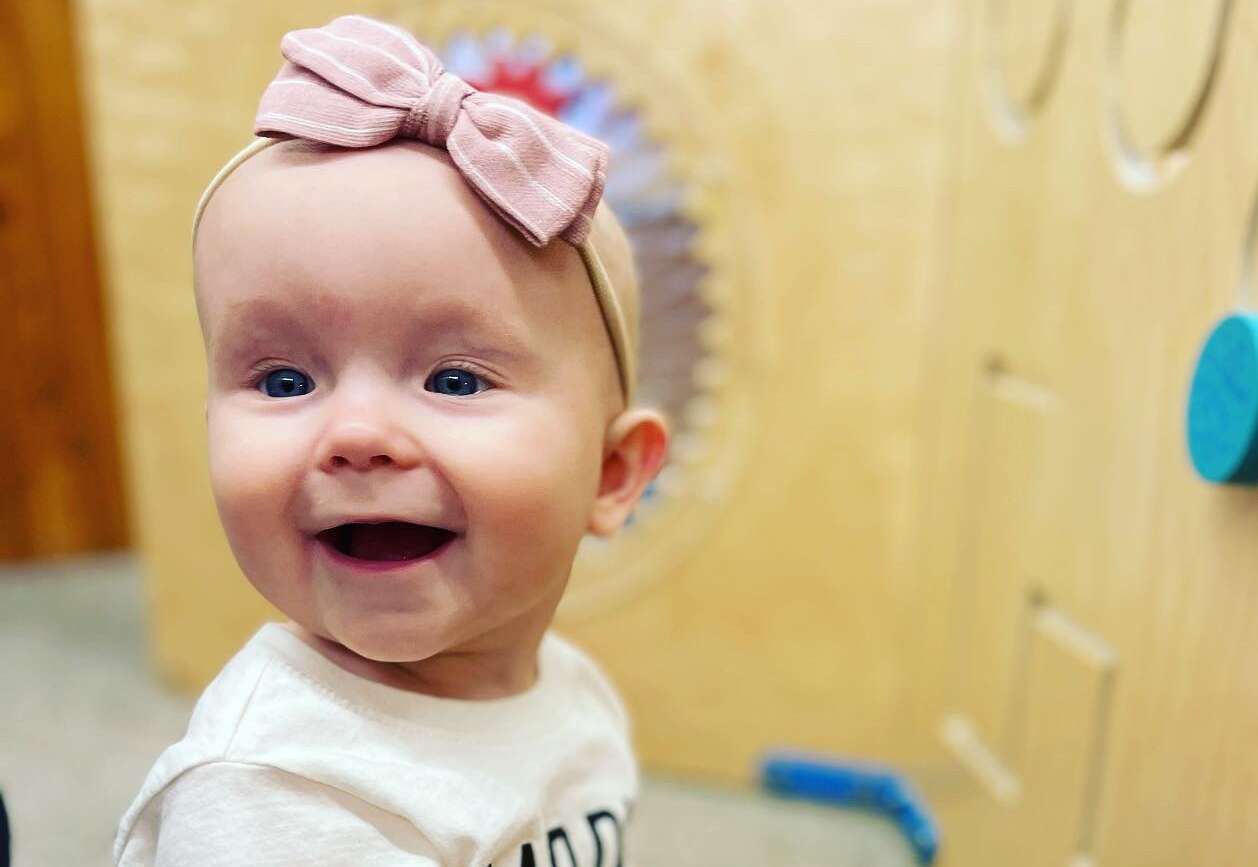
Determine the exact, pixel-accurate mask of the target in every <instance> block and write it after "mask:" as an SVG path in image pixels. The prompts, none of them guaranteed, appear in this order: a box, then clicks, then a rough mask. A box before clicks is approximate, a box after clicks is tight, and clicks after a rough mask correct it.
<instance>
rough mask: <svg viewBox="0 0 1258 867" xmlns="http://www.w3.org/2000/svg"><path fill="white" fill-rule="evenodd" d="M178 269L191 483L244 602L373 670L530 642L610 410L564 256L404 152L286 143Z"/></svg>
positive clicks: (585, 291)
mask: <svg viewBox="0 0 1258 867" xmlns="http://www.w3.org/2000/svg"><path fill="white" fill-rule="evenodd" d="M195 259H196V269H197V281H198V298H197V303H198V309H199V312H200V316H201V323H202V329H203V332H204V334H205V338H206V352H207V361H208V366H209V394H208V401H207V406H206V412H207V423H208V428H209V457H210V473H211V480H212V485H213V490H214V495H215V498H216V501H217V504H218V510H219V514H220V516H221V518H222V521H223V525H224V528H225V529H226V532H227V537H228V539H229V541H230V543H231V547H232V550H233V551H234V553H235V555H236V558H237V560H238V561H239V563H240V565H241V568H242V569H243V570H244V572H245V574H246V575H247V576H248V578H249V580H250V581H251V582H252V583H253V584H254V585H255V586H256V587H257V588H258V590H259V591H260V592H261V593H262V594H263V595H264V596H265V597H266V598H267V599H268V600H270V601H271V602H272V603H273V604H274V605H275V606H276V607H278V608H279V609H280V610H281V611H283V612H284V613H285V614H287V615H288V616H289V617H291V618H292V619H293V620H294V621H296V622H297V623H300V624H301V625H302V626H304V627H306V628H307V629H308V630H310V631H311V632H314V633H315V634H318V635H322V636H324V637H325V638H329V639H331V640H333V641H335V642H338V643H340V644H342V645H344V646H345V647H347V648H349V649H350V650H352V651H354V652H355V653H357V654H359V655H362V656H365V657H368V658H370V659H375V660H379V661H385V662H401V661H411V660H420V659H426V658H428V657H430V656H432V655H434V654H436V653H439V652H442V651H447V650H450V649H467V650H482V649H483V650H492V649H496V648H498V647H499V646H508V645H510V644H512V643H516V642H519V641H522V640H528V639H529V638H531V637H535V636H536V635H539V634H540V632H541V631H542V630H544V628H545V626H546V624H548V623H549V621H550V618H551V615H552V613H553V610H554V607H555V605H556V603H557V602H558V599H559V597H560V595H561V594H562V592H563V588H564V585H565V583H566V581H567V578H568V573H569V569H570V567H571V563H572V559H573V556H574V555H575V552H576V548H577V545H578V543H579V541H580V539H581V537H582V535H584V533H585V531H586V529H587V527H588V526H589V522H590V509H591V506H592V504H593V502H594V498H595V495H596V493H597V492H598V487H599V471H600V466H601V462H602V457H603V442H604V435H605V431H606V427H607V423H608V421H609V419H610V418H612V417H613V416H614V415H615V414H616V412H617V411H618V409H619V408H620V395H619V390H618V387H617V380H616V370H615V366H614V361H613V357H612V353H611V348H610V345H609V343H608V338H607V336H606V333H605V331H604V328H603V324H602V320H601V317H600V314H599V310H598V305H597V301H596V300H595V298H594V296H593V293H592V291H591V289H590V287H589V283H588V278H587V277H586V275H585V271H584V269H583V267H582V265H581V261H580V258H579V256H578V254H577V253H576V251H575V250H574V249H573V248H571V247H570V246H569V245H567V244H564V243H562V242H556V243H553V244H551V245H549V246H548V247H546V248H544V249H542V250H536V249H534V248H532V247H530V246H529V245H528V244H527V243H526V242H524V241H523V240H522V239H520V238H519V237H518V236H516V235H515V234H514V233H513V232H512V231H511V230H510V229H509V228H507V227H506V226H504V225H503V224H502V223H500V222H499V221H498V220H497V219H496V218H495V217H493V216H492V215H491V214H490V213H489V212H488V211H487V210H486V208H485V207H484V206H483V205H481V203H480V202H479V200H478V199H477V198H476V196H475V194H474V193H472V192H471V191H470V190H469V189H468V188H467V186H466V184H465V182H464V181H463V180H462V178H461V177H460V176H459V175H458V174H457V173H456V172H455V171H454V169H453V168H452V167H451V166H450V165H449V163H448V161H447V158H446V156H445V155H444V154H443V153H441V152H439V151H435V150H433V149H430V148H427V147H425V146H423V145H419V144H410V143H408V144H395V145H391V146H388V147H385V148H378V149H373V150H371V151H363V152H322V153H312V152H310V151H304V150H302V149H300V148H296V147H292V146H291V145H289V144H285V145H280V146H276V147H272V148H269V149H268V150H266V151H264V152H262V153H261V154H259V155H257V156H255V157H253V158H252V159H251V160H249V161H248V162H246V163H245V164H244V165H243V166H242V167H241V168H240V169H238V170H237V172H236V174H234V175H233V176H232V177H231V178H229V179H228V181H227V182H226V183H225V184H224V186H223V187H222V188H221V189H220V190H219V191H218V192H217V193H216V194H215V196H214V199H213V200H212V201H211V203H210V205H209V208H208V209H207V211H206V213H205V217H204V220H203V222H202V224H201V229H200V232H199V235H198V240H197V248H196V256H195ZM384 521H392V522H397V524H395V525H390V526H378V527H375V528H374V529H373V528H371V527H368V526H362V525H370V524H378V523H379V522H384ZM403 523H405V524H409V525H413V526H409V527H403V526H401V524H403ZM348 525H357V526H348ZM333 528H339V529H333Z"/></svg>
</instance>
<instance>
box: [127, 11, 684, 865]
mask: <svg viewBox="0 0 1258 867" xmlns="http://www.w3.org/2000/svg"><path fill="white" fill-rule="evenodd" d="M281 48H282V50H283V53H284V55H285V57H286V59H287V60H286V63H285V64H284V66H283V68H282V69H281V71H280V73H279V75H278V77H277V78H276V80H275V81H274V82H272V83H271V85H270V86H269V87H268V88H267V90H266V92H265V94H264V96H263V99H262V103H261V106H260V108H259V112H258V117H257V121H256V125H255V132H256V133H258V134H259V135H260V136H262V137H261V138H259V139H258V140H256V141H255V142H254V143H253V144H251V145H250V146H249V147H248V148H246V150H245V151H243V152H242V153H241V154H239V155H238V156H237V157H236V158H235V159H233V160H232V161H231V162H230V163H229V164H228V165H227V166H226V167H225V168H224V170H223V171H222V172H220V174H219V176H218V177H216V178H215V179H214V181H213V182H212V183H211V185H210V188H209V189H208V190H207V191H206V194H205V196H204V197H203V198H202V201H201V205H200V206H199V208H198V211H197V221H196V228H195V230H194V267H195V274H196V302H197V311H198V315H199V318H200V323H201V328H202V333H203V335H204V339H205V351H206V357H207V362H208V369H209V386H208V398H207V401H206V422H207V425H208V434H209V465H210V478H211V484H212V488H213V492H214V497H215V501H216V503H217V506H218V513H219V515H220V517H221V519H222V523H223V527H224V530H225V531H226V535H227V538H228V541H229V543H230V545H231V549H232V551H233V553H234V555H235V557H236V559H237V561H238V562H239V564H240V568H241V569H242V571H243V572H244V574H245V575H246V576H247V578H248V579H249V581H250V582H251V583H252V584H253V586H254V587H256V588H257V590H258V592H259V593H261V594H262V595H263V596H264V597H265V598H266V599H267V600H268V601H270V602H271V603H272V604H273V605H274V606H275V607H276V608H277V609H278V610H279V611H281V612H282V613H283V614H284V615H285V616H286V617H287V618H288V621H287V622H284V623H268V624H266V625H264V626H263V627H262V628H261V629H260V630H259V631H258V632H257V633H256V634H255V635H254V636H253V638H251V639H250V641H249V642H248V643H247V644H246V645H245V647H244V648H243V649H242V650H241V651H240V652H239V653H238V654H237V655H236V656H235V657H234V658H233V659H232V660H231V661H229V662H228V663H227V665H226V666H225V667H224V669H223V671H222V672H221V673H220V674H219V675H218V677H217V678H216V679H215V680H214V682H213V683H211V684H210V686H209V687H208V688H207V689H206V691H205V693H204V694H203V695H202V696H201V698H200V700H199V701H198V703H197V705H196V709H195V710H194V712H193V715H192V718H191V721H190V723H189V726H188V731H187V734H186V735H185V737H184V738H183V739H182V740H181V741H179V742H178V743H176V744H174V745H173V746H171V747H169V748H168V749H167V750H166V751H165V752H163V753H162V755H161V756H160V757H159V758H158V760H157V762H156V764H155V765H154V767H153V769H152V770H151V771H150V773H149V776H148V778H147V779H146V781H145V783H144V785H143V788H142V789H141V791H140V793H139V795H138V796H137V797H136V799H135V802H134V803H133V804H132V806H131V808H130V809H129V810H128V811H127V813H126V815H125V816H124V817H123V819H122V822H121V826H120V828H119V830H118V835H117V838H116V841H115V847H114V860H115V862H116V863H117V864H120V865H128V867H130V865H151V864H160V865H196V867H205V865H250V867H257V865H270V864H274V865H296V864H319V865H333V864H336V865H340V864H344V865H355V867H364V865H403V864H405V865H416V867H422V865H459V867H463V865H476V867H487V865H491V864H492V865H494V867H510V865H545V864H564V865H569V864H571V865H581V867H585V865H589V867H596V865H597V867H613V865H619V864H622V863H623V859H624V854H623V831H624V827H625V823H626V821H627V819H628V816H629V812H630V809H631V806H632V803H633V801H634V798H635V797H636V790H637V771H636V765H635V762H634V758H633V753H632V750H631V747H630V742H629V733H628V722H627V719H626V716H625V712H624V709H623V707H622V705H621V703H620V700H619V698H618V697H617V695H616V693H615V691H614V689H613V688H612V687H611V685H610V684H609V683H608V682H607V680H606V679H605V678H604V677H603V675H602V674H601V673H600V671H599V670H598V668H597V667H596V666H595V665H594V664H593V663H592V662H591V661H590V660H589V659H588V658H587V657H586V656H585V655H583V654H582V653H581V652H580V651H578V650H577V649H576V648H575V647H573V646H572V645H571V644H569V643H567V642H566V641H564V640H563V639H561V638H559V637H558V636H556V635H555V634H554V633H552V632H551V631H550V630H549V627H550V624H551V620H552V617H553V615H554V612H555V608H556V605H557V604H558V603H559V600H560V598H561V596H562V595H563V592H564V588H565V585H566V583H567V581H568V577H569V573H570V571H571V568H572V564H573V559H574V557H575V556H576V552H577V547H578V544H579V543H580V541H581V539H582V537H583V536H584V535H585V534H587V533H593V534H596V535H602V536H606V535H609V534H612V533H614V532H615V531H616V530H617V529H618V528H619V527H620V526H621V525H622V523H623V522H624V521H625V519H626V518H627V516H628V515H629V513H630V511H631V510H632V508H633V506H634V504H635V502H636V501H637V500H638V498H639V496H640V495H641V494H642V492H643V490H644V488H645V487H646V485H647V484H648V483H649V482H650V480H651V479H652V478H653V477H654V476H655V474H656V473H657V472H658V470H659V468H660V466H661V464H662V462H663V460H664V455H665V451H666V447H667V441H668V433H667V429H666V426H665V424H664V421H663V419H662V418H661V416H660V415H659V414H658V413H656V412H654V411H653V410H650V409H646V408H641V407H636V406H635V405H634V404H633V402H632V399H633V388H634V370H635V354H636V330H637V322H636V317H637V286H636V282H635V277H634V271H633V265H632V258H631V254H630V251H629V247H628V243H627V241H626V239H625V236H624V234H623V232H622V231H621V229H620V227H619V225H618V224H617V222H616V220H615V218H614V216H613V215H612V214H611V212H610V210H609V209H608V208H607V206H606V205H600V198H601V195H602V189H603V183H604V180H605V176H606V165H607V150H606V147H605V146H604V145H603V144H601V143H600V142H597V141H595V140H594V139H591V138H589V137H587V136H585V135H583V134H581V133H579V132H577V131H576V130H573V129H571V128H569V127H567V126H565V125H563V124H561V123H560V122H558V121H556V120H555V119H553V118H551V117H548V116H546V115H543V114H541V113H539V112H537V111H536V110H534V109H532V108H530V107H528V106H527V105H525V104H523V103H521V102H518V101H515V100H512V99H509V98H507V97H502V96H497V95H493V94H488V93H481V92H478V91H476V90H474V89H473V88H471V87H470V86H469V85H467V84H466V83H465V82H463V81H462V80H460V79H458V78H457V77H455V76H454V75H453V74H451V73H448V72H445V71H444V70H443V69H442V67H441V64H440V63H439V61H438V60H437V58H436V57H435V55H434V54H433V53H432V52H431V51H430V50H429V49H427V48H426V47H424V46H423V45H421V44H420V43H419V42H417V41H416V40H415V39H414V37H412V36H411V35H410V34H408V33H406V32H405V31H403V30H401V29H399V28H396V27H394V26H392V25H389V24H385V23H383V22H380V21H375V20H373V19H369V18H364V17H361V16H346V17H343V18H338V19H336V20H335V21H333V22H332V23H331V24H329V25H327V26H325V27H322V28H318V29H312V30H300V31H295V32H293V33H290V34H288V35H287V36H285V38H284V40H283V42H282V44H281Z"/></svg>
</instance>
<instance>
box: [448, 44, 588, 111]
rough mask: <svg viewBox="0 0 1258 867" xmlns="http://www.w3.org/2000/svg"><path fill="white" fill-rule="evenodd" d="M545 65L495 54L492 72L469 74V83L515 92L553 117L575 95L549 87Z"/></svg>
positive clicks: (477, 87)
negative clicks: (543, 67) (544, 76)
mask: <svg viewBox="0 0 1258 867" xmlns="http://www.w3.org/2000/svg"><path fill="white" fill-rule="evenodd" d="M542 72H543V69H542V67H541V66H538V65H537V64H535V63H521V62H519V61H513V60H508V59H504V58H501V57H495V58H494V61H493V68H492V69H491V70H490V71H489V74H488V75H486V76H483V77H479V78H475V79H472V78H469V79H468V81H467V83H468V84H470V85H472V87H475V88H476V89H477V90H489V91H493V92H494V93H501V94H505V95H506V96H514V97H515V98H516V99H521V100H524V101H525V102H527V103H528V104H529V105H531V106H533V107H534V108H536V109H537V110H538V111H544V112H546V113H547V114H549V115H551V116H552V117H554V116H558V114H559V112H561V111H563V109H564V106H566V105H567V104H568V101H569V100H570V99H572V94H568V93H560V92H558V91H556V90H553V89H552V88H550V87H547V86H546V84H545V83H544V82H543V81H542Z"/></svg>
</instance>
